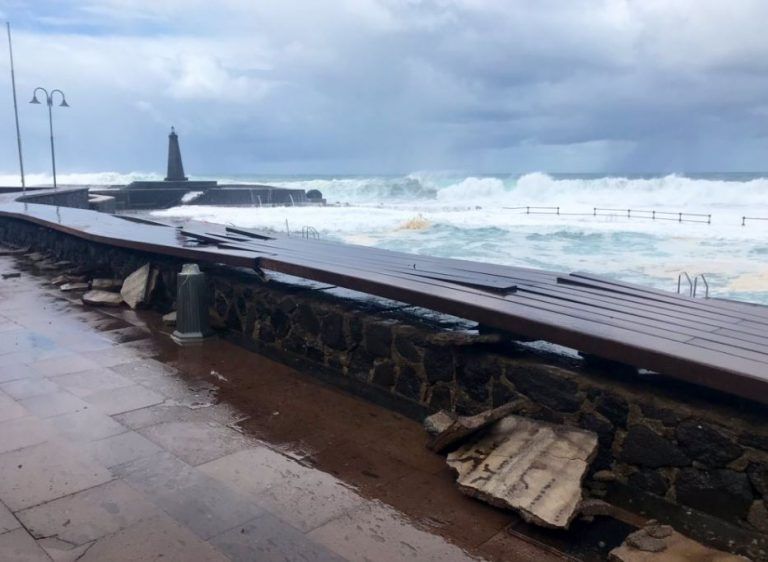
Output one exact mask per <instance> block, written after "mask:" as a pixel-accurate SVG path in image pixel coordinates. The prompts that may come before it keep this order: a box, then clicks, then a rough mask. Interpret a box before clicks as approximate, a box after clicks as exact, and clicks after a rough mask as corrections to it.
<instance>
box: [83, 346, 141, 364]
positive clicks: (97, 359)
mask: <svg viewBox="0 0 768 562" xmlns="http://www.w3.org/2000/svg"><path fill="white" fill-rule="evenodd" d="M81 355H82V356H83V357H85V358H86V359H88V360H90V361H93V362H94V363H96V364H98V365H100V366H102V367H115V366H117V365H123V364H125V363H133V362H135V361H136V360H137V357H136V354H135V353H134V352H133V351H132V350H129V349H121V348H119V347H114V346H110V347H109V348H108V349H100V350H98V351H84V352H82V353H81Z"/></svg>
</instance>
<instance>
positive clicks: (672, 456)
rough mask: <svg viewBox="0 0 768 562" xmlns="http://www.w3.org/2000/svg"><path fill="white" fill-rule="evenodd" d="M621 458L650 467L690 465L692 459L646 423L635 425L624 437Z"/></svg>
mask: <svg viewBox="0 0 768 562" xmlns="http://www.w3.org/2000/svg"><path fill="white" fill-rule="evenodd" d="M620 459H621V460H622V461H624V462H626V463H629V464H634V465H637V466H646V467H649V468H659V467H662V466H688V465H689V464H691V460H690V459H689V458H688V457H687V456H685V453H683V452H682V451H681V450H680V449H678V448H677V447H676V446H675V445H674V444H673V443H672V442H671V441H669V440H668V439H665V438H664V437H662V436H661V435H659V434H658V433H656V432H655V431H653V430H651V429H649V428H647V427H646V426H644V425H633V426H632V427H630V428H629V432H627V436H626V437H625V438H624V445H623V446H622V450H621V455H620Z"/></svg>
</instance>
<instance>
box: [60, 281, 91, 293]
mask: <svg viewBox="0 0 768 562" xmlns="http://www.w3.org/2000/svg"><path fill="white" fill-rule="evenodd" d="M90 288H91V286H90V285H89V284H88V283H64V284H63V285H61V286H60V287H59V289H61V290H62V291H64V292H65V293H69V292H71V291H87V290H88V289H90Z"/></svg>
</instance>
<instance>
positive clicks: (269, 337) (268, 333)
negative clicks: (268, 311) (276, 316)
mask: <svg viewBox="0 0 768 562" xmlns="http://www.w3.org/2000/svg"><path fill="white" fill-rule="evenodd" d="M259 339H260V340H261V341H263V342H264V343H272V342H274V341H275V330H274V328H272V325H271V324H267V323H266V322H265V323H263V324H261V325H260V326H259Z"/></svg>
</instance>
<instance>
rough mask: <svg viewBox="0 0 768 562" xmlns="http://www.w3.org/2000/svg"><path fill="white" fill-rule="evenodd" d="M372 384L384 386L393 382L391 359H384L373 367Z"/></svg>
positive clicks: (393, 370)
mask: <svg viewBox="0 0 768 562" xmlns="http://www.w3.org/2000/svg"><path fill="white" fill-rule="evenodd" d="M371 382H373V384H375V385H378V386H383V387H386V388H389V387H391V386H392V385H393V384H395V365H394V363H392V362H391V361H384V362H383V363H379V364H378V365H376V366H375V367H374V368H373V380H372V381H371Z"/></svg>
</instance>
